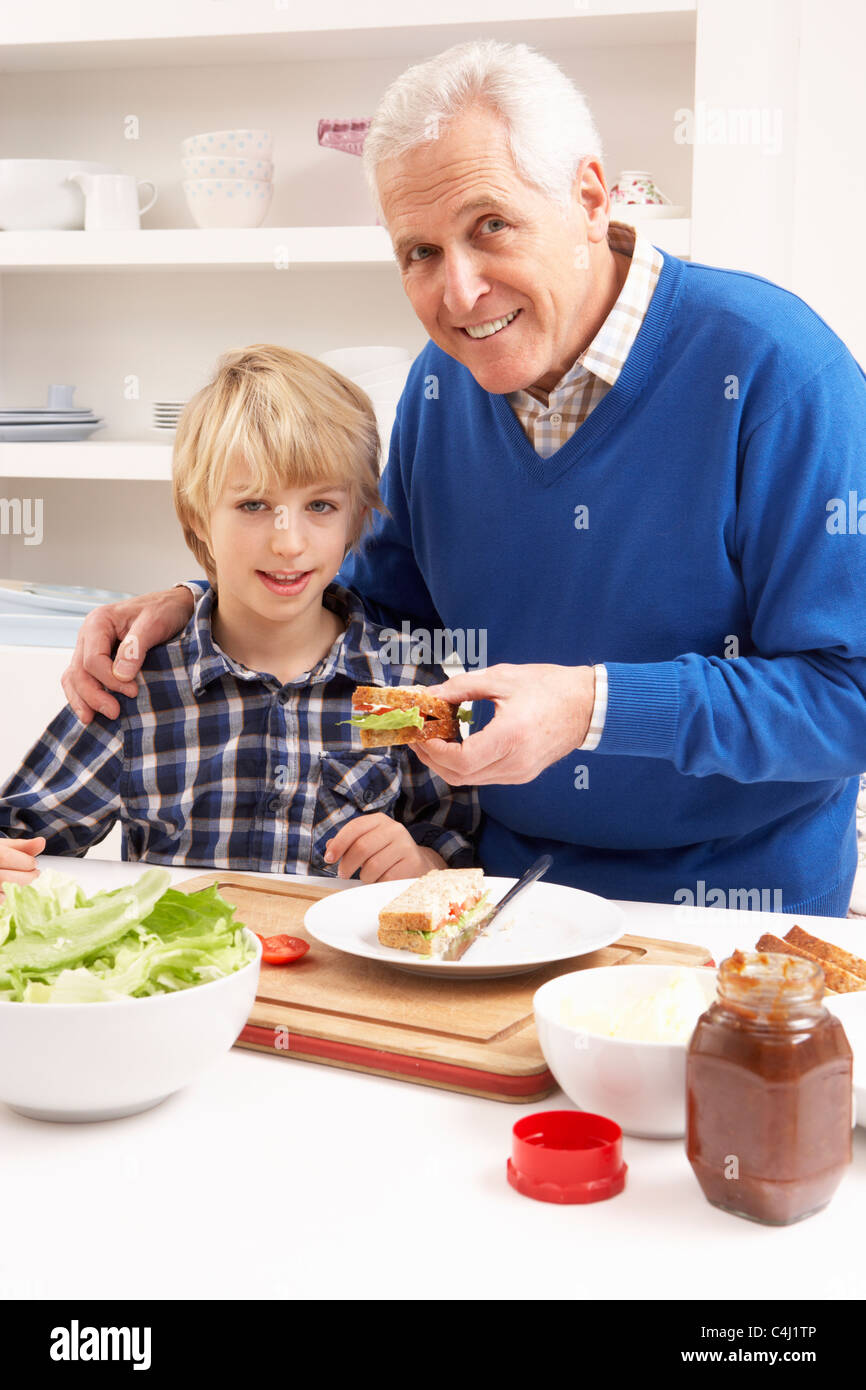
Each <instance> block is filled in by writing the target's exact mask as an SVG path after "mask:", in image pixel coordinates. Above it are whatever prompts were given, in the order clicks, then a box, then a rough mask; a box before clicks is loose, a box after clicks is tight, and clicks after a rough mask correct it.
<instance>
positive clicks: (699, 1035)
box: [686, 951, 852, 1226]
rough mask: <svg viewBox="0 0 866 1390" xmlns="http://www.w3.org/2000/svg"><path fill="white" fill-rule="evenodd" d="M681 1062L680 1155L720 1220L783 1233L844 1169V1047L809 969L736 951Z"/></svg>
mask: <svg viewBox="0 0 866 1390" xmlns="http://www.w3.org/2000/svg"><path fill="white" fill-rule="evenodd" d="M717 988H718V994H717V999H716V1001H715V1003H713V1004H711V1005H710V1007H709V1009H708V1010H707V1012H706V1013H704V1014H702V1015H701V1017H700V1018H699V1019H698V1022H697V1026H696V1028H695V1031H694V1033H693V1035H692V1040H691V1043H690V1045H689V1051H688V1056H687V1059H686V1110H687V1119H686V1152H687V1154H688V1159H689V1162H690V1163H691V1165H692V1168H693V1170H694V1173H695V1176H696V1178H697V1180H698V1182H699V1183H700V1185H701V1188H702V1189H703V1193H704V1196H705V1197H706V1199H707V1201H708V1202H712V1204H713V1205H714V1206H717V1207H721V1208H722V1210H723V1211H729V1212H733V1213H734V1214H736V1215H737V1216H745V1217H748V1218H750V1219H751V1220H752V1221H763V1222H765V1223H766V1224H767V1225H771V1226H787V1225H788V1224H789V1223H790V1222H792V1221H800V1220H801V1219H802V1218H803V1217H804V1216H811V1215H812V1213H813V1212H816V1211H820V1210H821V1208H822V1207H824V1206H826V1205H827V1203H828V1202H829V1200H830V1198H831V1197H832V1195H833V1193H834V1192H835V1190H836V1188H837V1187H838V1185H839V1183H840V1181H841V1179H842V1176H843V1174H844V1172H845V1168H846V1167H847V1165H848V1164H849V1163H850V1162H851V1086H852V1081H851V1071H852V1058H851V1048H850V1045H849V1043H848V1039H847V1037H846V1036H845V1030H844V1029H843V1027H842V1024H841V1023H840V1022H839V1020H838V1018H836V1017H835V1016H834V1015H833V1014H831V1013H829V1012H828V1011H827V1009H825V1007H824V1005H823V1004H822V1002H821V1000H822V996H823V993H824V972H823V971H822V970H821V967H820V966H819V965H817V964H815V963H814V962H812V961H809V960H805V959H802V958H800V957H798V956H786V955H781V954H778V955H777V954H773V953H770V952H767V953H762V954H756V953H748V954H746V953H743V952H741V951H735V952H734V954H733V955H732V956H730V957H729V958H728V959H727V960H724V961H722V964H721V966H720V967H719V973H718V987H717Z"/></svg>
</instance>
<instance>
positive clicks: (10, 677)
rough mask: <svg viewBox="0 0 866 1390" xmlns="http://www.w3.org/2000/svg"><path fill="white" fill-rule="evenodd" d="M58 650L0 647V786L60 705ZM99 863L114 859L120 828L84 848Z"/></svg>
mask: <svg viewBox="0 0 866 1390" xmlns="http://www.w3.org/2000/svg"><path fill="white" fill-rule="evenodd" d="M69 656H70V653H69V651H67V650H66V649H65V648H63V647H5V646H0V691H2V706H0V708H2V718H0V782H5V781H6V779H7V778H8V777H9V776H10V774H11V773H13V772H14V771H15V769H16V768H17V767H19V766H20V764H21V761H22V759H23V758H24V757H26V755H27V753H28V752H29V750H30V749H31V748H32V747H33V744H34V743H35V742H36V740H37V739H38V738H39V737H40V735H41V734H42V733H43V731H44V730H45V729H46V728H47V726H48V725H49V724H50V723H51V720H52V719H53V718H54V716H55V715H56V714H57V712H58V711H59V710H61V709H62V708H63V706H64V705H65V704H66V696H65V695H64V693H63V688H62V686H61V684H60V677H61V676H62V674H63V672H64V671H65V669H66V667H67V666H68V664H69ZM88 854H94V855H95V856H96V857H97V858H99V859H120V826H119V825H116V826H115V827H114V828H113V829H112V830H110V831H109V833H108V835H107V836H106V837H105V839H104V840H103V841H102V842H101V843H100V844H99V845H96V846H94V848H93V849H92V850H88Z"/></svg>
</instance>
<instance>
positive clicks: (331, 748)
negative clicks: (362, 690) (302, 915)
mask: <svg viewBox="0 0 866 1390" xmlns="http://www.w3.org/2000/svg"><path fill="white" fill-rule="evenodd" d="M189 587H190V588H192V589H193V593H194V594H195V595H197V597H196V605H195V609H194V611H193V615H192V618H191V619H190V621H189V623H188V624H187V626H186V628H184V630H183V632H181V633H179V634H178V636H177V637H175V638H174V639H173V640H172V641H170V642H166V643H165V644H163V645H162V646H158V647H153V648H152V649H151V650H150V651H149V652H148V653H147V654H146V656H145V659H144V663H143V665H142V668H141V671H140V673H139V675H138V677H137V678H136V679H137V682H138V687H139V693H138V695H137V696H136V697H129V696H124V695H119V694H118V695H117V700H118V702H119V704H120V707H121V713H120V716H119V718H118V719H116V720H113V719H108V718H106V717H105V716H104V715H101V714H96V715H94V718H93V720H92V722H91V723H90V724H87V725H84V724H81V723H79V721H78V719H77V718H76V716H75V715H74V714H73V712H72V709H71V708H70V706H69V705H66V706H64V708H63V709H62V710H61V711H60V713H59V714H57V715H56V716H55V718H54V719H53V720H52V721H51V723H50V724H49V726H48V728H47V729H46V730H45V732H44V734H42V736H41V738H39V739H38V740H37V742H36V743H35V744H34V745H33V747H32V748H31V749H30V752H29V753H28V754H27V756H26V758H25V759H24V762H23V763H22V764H21V767H20V768H18V770H17V771H16V772H15V773H13V774H12V776H11V777H10V778H9V779H8V780H7V782H6V783H5V785H4V786H3V787H2V789H0V833H2V834H3V835H6V836H8V837H10V838H13V839H14V838H19V837H24V838H27V837H31V836H34V835H44V836H45V838H46V846H45V853H47V854H63V855H70V854H71V855H78V856H80V855H82V854H84V853H85V852H86V851H87V850H88V849H89V848H90V847H91V846H92V845H97V844H99V842H100V840H102V839H104V838H105V836H106V835H107V834H108V832H109V830H110V829H111V827H112V826H113V825H114V824H115V822H116V821H118V820H119V821H120V823H121V825H122V828H123V829H122V850H121V854H122V857H123V859H125V860H139V859H140V860H147V861H148V862H149V863H153V864H178V865H200V866H202V867H208V868H219V869H247V870H258V871H261V872H268V873H317V874H330V875H332V876H333V875H335V874H336V872H337V869H336V866H335V865H326V864H325V862H324V858H323V854H324V849H325V844H326V842H327V841H328V840H329V839H330V838H331V837H332V836H333V835H334V834H336V832H337V830H338V829H339V828H340V826H341V825H343V824H344V823H345V822H346V821H348V820H351V819H352V818H353V817H355V816H357V815H360V814H363V813H365V812H371V811H383V812H385V813H386V814H387V815H389V816H392V817H393V818H394V819H395V820H397V821H399V822H400V823H401V824H403V825H405V826H406V828H407V830H408V831H409V834H410V835H411V836H412V838H413V839H414V840H415V842H416V844H419V845H426V846H428V847H429V848H431V849H434V850H436V851H437V852H438V853H439V854H441V855H442V858H443V859H444V860H445V861H446V862H447V863H448V864H449V865H450V866H451V867H453V868H463V867H469V866H472V865H473V864H474V863H475V853H474V849H473V837H474V835H475V832H476V831H477V829H478V825H479V821H480V811H479V807H478V798H477V793H476V792H475V790H474V789H473V788H468V787H449V786H448V785H447V783H445V782H443V781H442V779H441V778H439V777H436V776H434V775H433V774H432V773H431V772H429V771H428V769H427V768H426V767H424V765H423V763H421V762H420V761H419V760H418V759H417V758H416V757H415V755H414V754H413V753H412V752H411V751H410V749H409V748H408V747H406V746H399V745H397V746H391V747H386V748H362V747H361V737H360V733H359V731H358V730H357V729H355V728H353V727H352V726H351V725H347V724H343V725H341V724H340V721H341V720H345V719H348V718H349V717H350V715H351V712H352V711H351V699H352V691H353V689H354V688H355V686H356V685H432V684H435V683H436V682H438V681H439V680H442V679H444V677H445V673H444V672H443V671H442V670H441V668H437V667H433V666H419V665H417V664H414V663H411V662H403V663H401V662H397V663H392V662H386V661H384V660H383V659H382V655H381V642H380V638H379V632H380V629H379V628H378V627H377V626H376V625H375V624H374V623H372V622H370V621H369V619H368V618H367V617H366V615H365V613H364V610H363V607H362V606H361V604H360V601H359V600H358V599H357V598H356V596H355V595H354V594H352V593H351V592H350V591H349V590H348V589H345V588H343V587H342V586H340V585H337V584H331V585H329V586H328V588H327V589H326V590H325V593H324V596H323V602H324V603H325V605H326V606H327V607H328V608H330V609H332V610H333V611H334V612H335V613H337V614H338V615H340V616H341V617H343V618H344V619H345V621H346V624H347V626H346V630H345V631H344V633H343V634H342V636H341V637H340V638H338V640H337V641H336V642H335V644H334V646H333V647H332V648H331V650H330V651H329V652H328V654H327V655H326V656H325V657H324V658H323V660H322V661H320V662H319V664H318V665H317V666H316V667H315V668H314V669H313V670H312V671H310V672H307V673H305V674H304V675H302V676H299V677H298V678H297V679H296V680H293V681H289V682H288V683H287V684H285V685H281V684H280V681H279V680H278V679H277V677H276V676H273V675H270V674H269V673H267V672H263V671H252V670H250V669H249V668H248V667H246V666H243V665H241V664H240V663H239V662H237V661H234V660H233V659H232V658H231V657H229V656H227V655H226V653H225V652H223V651H222V650H221V649H220V648H219V647H218V646H217V645H216V644H215V642H214V640H213V637H212V634H211V622H210V619H211V611H212V607H213V597H214V595H213V590H212V589H211V588H210V586H209V585H207V584H204V583H200V584H198V583H197V584H195V585H194V586H193V585H190V586H189Z"/></svg>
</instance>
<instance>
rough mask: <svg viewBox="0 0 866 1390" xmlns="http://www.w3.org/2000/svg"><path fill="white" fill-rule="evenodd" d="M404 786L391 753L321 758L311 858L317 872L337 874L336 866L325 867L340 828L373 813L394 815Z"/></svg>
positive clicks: (364, 752) (349, 753) (356, 751)
mask: <svg viewBox="0 0 866 1390" xmlns="http://www.w3.org/2000/svg"><path fill="white" fill-rule="evenodd" d="M401 785H402V772H401V766H400V763H399V761H398V760H397V758H395V757H393V756H392V755H391V754H387V753H374V752H371V751H370V750H369V749H367V748H362V749H350V750H346V751H345V752H340V753H321V754H320V755H319V790H318V795H317V797H316V808H315V812H314V818H313V836H312V839H313V846H312V856H311V858H312V864H313V867H314V868H315V870H316V872H317V873H322V872H323V873H326V874H336V872H337V866H336V865H335V864H326V863H325V861H324V853H325V846H326V845H327V842H328V840H330V839H332V838H333V837H334V835H336V833H337V831H338V830H339V829H340V827H341V826H343V825H345V824H346V822H347V821H350V820H354V818H355V817H356V816H361V815H364V814H365V813H370V812H372V811H382V812H383V813H384V814H385V815H393V811H394V807H395V805H396V803H397V801H398V799H399V796H400V789H401Z"/></svg>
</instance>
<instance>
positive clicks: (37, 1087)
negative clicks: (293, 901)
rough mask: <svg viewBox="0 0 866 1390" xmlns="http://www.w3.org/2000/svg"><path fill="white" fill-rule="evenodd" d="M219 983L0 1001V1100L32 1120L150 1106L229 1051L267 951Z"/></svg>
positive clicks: (111, 1115)
mask: <svg viewBox="0 0 866 1390" xmlns="http://www.w3.org/2000/svg"><path fill="white" fill-rule="evenodd" d="M248 935H249V936H251V937H252V940H253V943H254V945H255V947H256V955H255V959H254V960H251V961H250V963H249V964H248V965H245V966H243V967H242V969H240V970H236V971H234V972H233V974H231V975H225V976H223V978H222V979H221V980H209V981H208V982H207V984H203V985H192V986H190V988H189V989H182V990H178V991H177V992H176V993H174V994H153V995H150V996H149V997H148V998H146V999H117V1000H110V1001H107V1002H105V1003H98V1004H96V1003H94V1004H13V1003H9V1002H8V1001H5V1002H0V1101H3V1102H5V1104H6V1105H10V1106H11V1107H12V1109H13V1110H17V1111H19V1113H20V1114H22V1115H29V1116H31V1117H32V1118H33V1119H36V1120H115V1119H119V1118H120V1116H122V1115H135V1114H137V1113H138V1111H139V1110H149V1109H150V1107H151V1106H152V1105H158V1104H159V1102H160V1101H161V1100H165V1099H166V1097H167V1096H170V1095H171V1094H172V1093H173V1092H174V1091H179V1090H180V1089H181V1087H182V1086H187V1085H188V1084H189V1083H190V1082H191V1081H194V1080H195V1078H196V1077H197V1076H199V1075H200V1074H201V1073H202V1072H203V1071H204V1070H205V1069H206V1068H207V1067H209V1066H210V1065H211V1064H212V1063H213V1062H216V1061H218V1059H219V1058H220V1057H221V1056H222V1055H223V1053H225V1052H228V1050H229V1048H230V1047H231V1046H232V1044H233V1043H234V1042H235V1039H236V1038H237V1036H238V1034H239V1033H240V1031H241V1029H242V1028H243V1027H244V1024H245V1023H246V1021H247V1019H248V1018H249V1016H250V1011H251V1009H252V1006H253V1001H254V1000H255V997H256V985H257V984H258V978H259V966H260V964H261V956H262V945H261V942H260V941H259V939H258V937H256V936H255V935H254V934H253V933H252V932H249V933H248Z"/></svg>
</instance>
